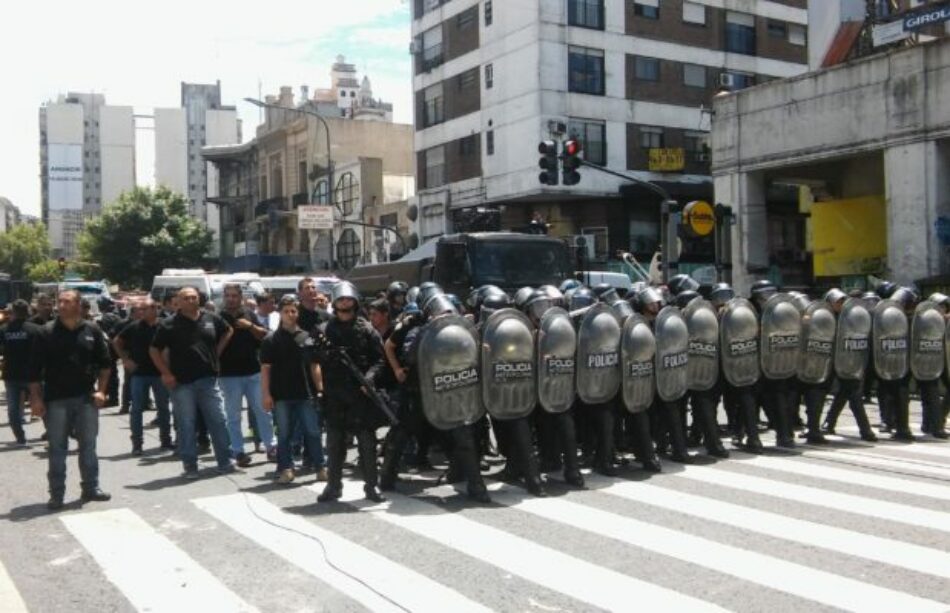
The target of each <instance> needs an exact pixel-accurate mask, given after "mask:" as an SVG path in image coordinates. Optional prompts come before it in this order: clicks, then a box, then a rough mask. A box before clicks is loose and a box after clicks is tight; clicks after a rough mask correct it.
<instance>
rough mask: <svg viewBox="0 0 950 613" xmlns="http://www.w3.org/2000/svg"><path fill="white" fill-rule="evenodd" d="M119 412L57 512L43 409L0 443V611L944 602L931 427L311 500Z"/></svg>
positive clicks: (945, 460)
mask: <svg viewBox="0 0 950 613" xmlns="http://www.w3.org/2000/svg"><path fill="white" fill-rule="evenodd" d="M919 411H920V407H919V404H918V403H917V402H916V401H915V402H914V403H913V405H912V417H911V423H912V424H916V425H919V422H920V417H919ZM869 413H870V414H871V415H872V421H876V419H875V417H876V414H877V407H876V406H875V405H871V406H869ZM4 414H5V412H4ZM152 416H154V413H149V414H147V415H146V419H147V420H149V419H151V417H152ZM127 423H128V422H127V417H126V416H120V415H117V414H116V409H114V408H112V409H107V410H105V411H104V412H103V413H102V419H101V433H100V437H99V450H100V457H101V480H102V486H103V488H104V489H106V490H107V491H109V492H111V493H112V494H113V499H112V501H111V502H108V503H98V504H96V503H90V504H87V505H84V506H83V505H80V504H79V502H78V496H79V484H78V481H79V476H78V470H77V468H76V463H75V457H74V456H71V457H70V460H69V471H70V472H69V478H68V483H69V486H68V491H67V496H66V501H67V507H66V510H65V511H63V512H61V513H56V514H51V513H49V512H48V511H47V510H46V506H45V504H46V499H47V493H46V474H45V473H46V461H45V454H44V448H43V443H41V442H39V441H38V437H39V435H40V433H41V431H42V426H41V424H40V423H39V422H38V421H34V422H33V423H32V424H30V425H29V426H28V428H27V432H28V436H29V438H30V446H29V448H26V449H24V448H16V447H14V446H12V445H11V444H5V445H3V446H2V447H0V457H2V459H3V464H4V467H5V470H4V471H3V472H2V474H0V480H2V483H0V497H2V502H0V508H2V519H4V520H6V521H4V522H3V523H2V528H0V559H2V572H0V610H2V611H4V612H5V613H14V612H17V611H23V610H30V611H44V612H58V611H64V612H65V611H70V612H72V611H92V610H97V611H176V612H179V613H180V612H183V611H191V610H203V611H250V610H258V611H266V610H277V611H334V612H336V611H355V610H373V611H390V610H393V611H451V612H458V611H468V610H498V611H543V612H550V611H591V610H615V611H624V610H625V611H630V610H635V609H638V608H642V607H644V606H650V607H656V610H661V611H685V610H706V609H710V610H712V609H719V610H733V611H770V612H773V613H774V612H778V611H803V610H809V611H821V610H832V609H839V610H840V609H845V610H855V611H901V612H902V613H909V612H911V611H946V610H948V609H950V444H947V443H944V442H938V441H935V440H933V439H931V438H929V437H928V438H920V439H919V441H918V442H917V443H915V444H912V445H908V444H898V443H892V442H889V441H886V440H882V442H880V443H877V444H873V445H869V444H866V443H863V442H861V441H860V440H858V439H857V436H856V435H857V430H856V428H853V422H852V421H851V420H850V418H849V419H844V418H843V419H842V421H841V426H840V427H839V436H837V437H833V443H832V444H831V445H828V446H825V447H814V446H800V447H799V448H798V449H797V450H796V451H794V452H786V451H777V450H774V449H769V450H768V451H767V453H766V454H765V455H764V456H758V457H756V456H751V455H748V454H745V453H741V452H735V451H734V452H733V457H732V459H729V460H723V461H712V460H710V459H707V458H706V457H705V456H701V457H699V458H697V462H696V464H695V465H691V466H686V467H683V466H681V465H677V464H673V463H672V462H667V461H664V464H663V466H664V472H663V473H662V474H659V475H647V474H646V473H644V472H642V471H640V470H636V469H635V468H634V466H633V465H631V466H628V467H625V469H624V470H623V471H622V474H621V477H620V478H613V479H611V478H604V477H597V476H592V475H588V477H587V478H588V485H589V489H588V490H587V491H571V490H569V489H567V488H566V487H563V486H561V485H560V484H559V483H558V482H557V481H556V478H557V477H559V475H549V490H550V492H551V496H550V497H549V498H546V499H536V498H531V497H528V496H526V495H525V494H524V492H523V490H521V489H520V488H517V487H514V486H510V485H501V484H499V483H498V482H494V481H489V484H490V486H489V487H490V489H491V490H492V496H493V499H494V503H493V504H491V505H489V506H484V507H479V506H475V505H473V504H469V503H468V502H467V501H466V500H465V499H464V496H462V495H460V494H458V493H457V492H456V491H454V490H453V489H452V488H451V487H449V486H445V485H441V486H437V485H436V480H437V479H438V477H439V473H436V472H429V473H424V474H421V475H413V479H412V481H411V482H408V483H407V482H403V483H401V484H400V486H399V489H400V492H402V493H401V494H390V495H389V502H387V503H384V504H381V505H370V504H367V503H365V502H364V501H363V500H362V487H361V482H358V481H354V480H353V476H352V474H351V475H350V477H349V479H348V480H347V481H346V482H345V488H344V501H343V502H342V503H340V504H324V505H319V506H318V505H316V504H315V498H316V491H317V490H318V488H317V486H316V484H314V482H313V480H314V476H313V474H309V475H303V476H298V479H297V482H296V483H295V484H293V486H290V487H288V486H279V485H276V484H274V483H273V482H272V480H273V469H274V465H272V464H268V463H266V461H265V460H264V455H263V454H257V455H255V456H254V458H255V462H254V464H253V465H252V466H251V467H250V468H248V469H247V470H246V471H245V472H243V473H241V474H237V475H233V476H229V477H221V476H218V475H216V473H215V472H214V470H213V468H212V467H213V462H212V461H211V458H210V456H207V457H205V458H204V460H205V464H204V468H203V470H202V475H203V476H204V477H205V478H203V479H201V480H198V481H195V482H185V481H184V480H182V479H180V478H179V474H180V472H181V466H180V464H179V463H178V462H177V461H176V460H175V458H174V457H173V456H172V455H171V454H169V453H167V452H160V451H159V450H158V449H157V448H158V438H157V432H156V431H155V430H154V429H150V430H147V435H146V445H145V449H146V451H145V455H144V456H143V457H141V458H133V457H132V456H131V455H130V454H129V449H130V446H129V438H128V426H127ZM915 431H916V430H915ZM2 432H3V435H4V438H6V439H9V433H8V430H7V429H6V425H5V423H4V424H3V430H2ZM918 433H919V432H918ZM770 435H771V433H768V434H766V435H765V437H764V441H765V442H766V444H767V445H769V444H770V441H771V436H770ZM352 453H353V452H352V451H351V457H350V459H351V460H352V459H353V456H352ZM496 469H497V468H496ZM319 485H321V486H322V484H319Z"/></svg>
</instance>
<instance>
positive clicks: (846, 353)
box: [834, 298, 871, 381]
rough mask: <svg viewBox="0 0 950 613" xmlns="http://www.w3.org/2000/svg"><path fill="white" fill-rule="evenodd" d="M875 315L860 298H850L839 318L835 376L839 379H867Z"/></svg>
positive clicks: (836, 336)
mask: <svg viewBox="0 0 950 613" xmlns="http://www.w3.org/2000/svg"><path fill="white" fill-rule="evenodd" d="M870 343H871V311H869V310H868V307H867V304H866V303H865V302H864V301H863V300H860V299H858V298H848V300H847V301H846V302H845V303H844V308H842V309H841V313H840V314H839V315H838V329H837V331H836V332H835V359H834V363H835V374H836V375H837V376H838V378H839V379H845V380H847V381H857V380H859V379H863V378H864V369H865V368H867V365H868V356H869V355H870V351H871V345H870Z"/></svg>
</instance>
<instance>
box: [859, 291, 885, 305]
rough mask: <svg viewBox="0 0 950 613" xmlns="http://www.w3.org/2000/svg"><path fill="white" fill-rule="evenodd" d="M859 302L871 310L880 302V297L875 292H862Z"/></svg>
mask: <svg viewBox="0 0 950 613" xmlns="http://www.w3.org/2000/svg"><path fill="white" fill-rule="evenodd" d="M861 300H863V301H864V302H865V303H867V305H868V307H869V308H873V307H874V305H876V304H877V303H878V302H880V301H881V297H880V296H879V295H878V293H877V292H864V293H863V294H861Z"/></svg>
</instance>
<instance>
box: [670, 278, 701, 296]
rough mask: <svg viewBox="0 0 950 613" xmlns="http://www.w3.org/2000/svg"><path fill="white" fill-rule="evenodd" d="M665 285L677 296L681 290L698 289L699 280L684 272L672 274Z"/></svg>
mask: <svg viewBox="0 0 950 613" xmlns="http://www.w3.org/2000/svg"><path fill="white" fill-rule="evenodd" d="M666 285H667V287H669V288H670V293H672V294H673V295H674V296H678V295H680V293H682V292H687V291H698V290H699V281H697V280H696V279H694V278H692V277H691V276H689V275H687V274H685V273H680V274H678V275H674V276H673V277H672V278H670V280H669V282H667V284H666Z"/></svg>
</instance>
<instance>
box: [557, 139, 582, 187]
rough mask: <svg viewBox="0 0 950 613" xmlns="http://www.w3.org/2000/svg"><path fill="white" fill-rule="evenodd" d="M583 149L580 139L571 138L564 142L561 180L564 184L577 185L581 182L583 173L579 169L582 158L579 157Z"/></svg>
mask: <svg viewBox="0 0 950 613" xmlns="http://www.w3.org/2000/svg"><path fill="white" fill-rule="evenodd" d="M582 150H583V147H582V146H581V142H580V141H579V140H573V139H572V140H569V141H565V142H564V146H563V148H562V153H561V168H562V171H563V172H562V176H561V181H562V183H564V185H577V184H578V183H580V182H581V173H579V172H577V169H578V168H580V167H581V159H580V158H579V157H578V156H579V155H580V153H581V151H582Z"/></svg>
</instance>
